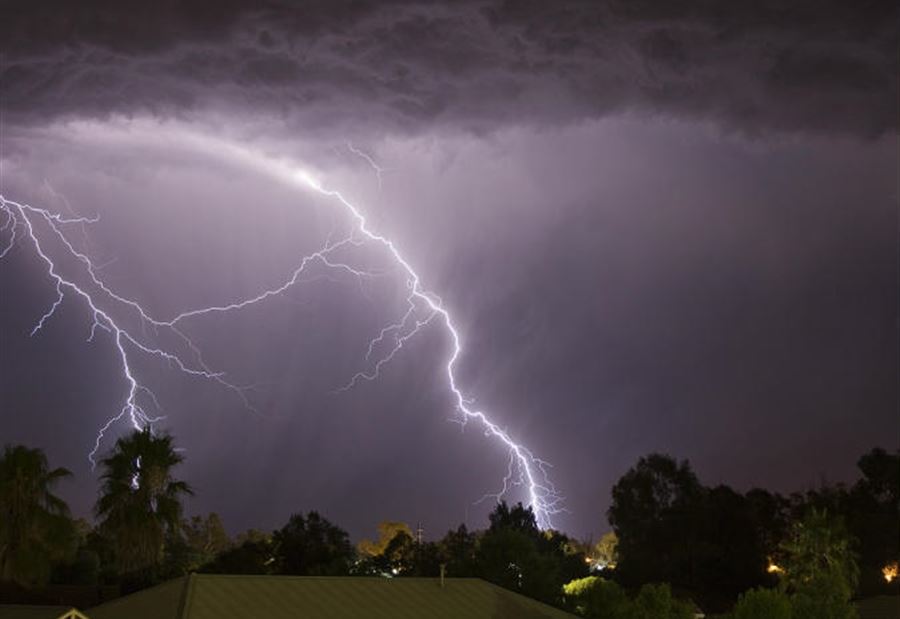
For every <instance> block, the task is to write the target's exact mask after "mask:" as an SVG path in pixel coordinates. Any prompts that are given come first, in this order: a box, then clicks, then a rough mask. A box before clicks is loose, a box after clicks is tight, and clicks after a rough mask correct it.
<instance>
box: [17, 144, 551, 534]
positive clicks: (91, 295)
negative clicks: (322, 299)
mask: <svg viewBox="0 0 900 619" xmlns="http://www.w3.org/2000/svg"><path fill="white" fill-rule="evenodd" d="M179 137H180V138H181V139H182V141H184V142H185V144H187V145H190V146H193V147H195V148H199V149H201V150H202V151H203V152H205V153H207V154H210V155H212V156H219V157H226V158H228V159H231V160H232V161H234V162H235V163H238V164H240V165H245V166H248V167H250V168H253V169H256V170H258V171H262V172H264V173H266V174H267V175H269V176H271V177H274V178H276V179H278V180H280V181H282V182H287V183H290V184H293V185H295V186H298V187H300V188H302V189H304V190H306V191H309V192H313V193H315V194H318V195H320V196H322V197H324V198H326V199H328V200H330V201H331V202H332V203H333V204H335V205H336V206H337V207H339V208H340V209H341V210H342V211H343V213H344V215H345V216H346V217H347V219H348V221H349V224H350V229H349V232H347V233H346V234H345V235H344V236H343V237H342V238H340V239H339V240H337V241H333V240H331V239H330V238H329V239H328V240H327V241H326V242H325V244H324V245H323V246H322V247H321V248H320V249H318V250H317V251H315V252H313V253H311V254H309V255H306V256H303V257H302V258H301V259H300V260H299V261H298V263H297V267H296V268H295V269H294V271H293V272H292V273H291V274H290V276H289V277H287V278H286V279H285V280H284V281H282V282H281V283H280V284H279V285H277V286H274V287H272V288H270V289H266V290H262V291H261V292H258V293H256V294H254V295H252V296H249V297H246V298H240V299H235V300H231V301H227V302H223V303H220V304H217V305H211V306H207V307H201V308H195V309H189V310H185V311H183V312H181V313H178V314H176V315H174V316H171V317H168V318H158V317H154V316H152V315H151V314H150V312H148V311H147V310H146V309H145V308H144V307H143V306H141V305H140V304H139V303H138V302H137V301H135V300H133V299H129V298H127V297H124V296H122V295H120V294H118V293H116V292H115V291H113V290H112V289H111V288H110V287H109V286H107V285H106V283H105V282H104V281H103V279H102V278H101V277H100V275H99V273H98V271H99V267H97V266H96V265H95V264H94V262H93V261H92V260H91V258H90V257H89V256H88V255H87V254H86V253H84V252H82V251H79V249H78V248H77V247H76V246H75V244H74V243H73V242H71V241H70V240H69V238H68V237H67V235H66V234H65V228H66V226H69V225H79V226H85V225H87V224H91V223H96V221H97V220H98V218H96V217H94V218H91V217H80V216H74V215H73V216H71V217H65V216H62V215H59V214H56V213H52V212H50V211H49V210H47V209H44V208H39V207H35V206H31V205H28V204H23V203H20V202H16V201H13V200H10V199H7V198H6V197H4V196H2V194H0V211H2V212H3V214H4V215H5V219H4V221H3V224H2V226H0V233H2V234H5V235H6V237H7V238H6V242H5V243H4V244H3V245H2V247H0V258H2V257H4V256H5V255H7V254H8V253H9V252H10V251H11V250H12V249H13V247H14V246H15V245H16V244H17V243H19V242H21V241H22V240H23V239H24V240H25V241H27V242H28V243H30V245H31V246H32V247H33V249H34V251H35V252H36V254H37V256H38V257H39V259H40V261H41V262H42V263H43V264H44V265H45V267H46V269H47V274H48V276H49V278H50V280H51V281H52V282H53V285H54V290H55V293H56V296H55V298H54V300H53V302H52V303H51V305H50V307H49V308H48V309H47V311H46V312H45V313H44V314H43V315H42V316H41V317H40V318H39V320H38V321H37V323H36V325H35V327H34V329H33V331H32V335H36V334H37V333H39V332H40V331H41V329H43V328H44V326H45V325H46V324H47V322H48V321H49V320H50V319H51V318H52V317H53V316H54V315H55V314H56V312H57V310H58V309H59V307H60V306H61V305H62V303H63V302H64V300H65V299H66V296H67V295H68V294H72V295H74V296H75V297H76V298H80V299H81V300H82V301H83V302H84V303H85V304H86V305H87V307H88V309H89V311H90V314H91V316H92V317H93V323H92V325H91V329H90V335H89V338H88V339H89V341H92V340H93V339H94V337H95V335H96V334H97V332H98V330H101V331H104V332H105V333H107V334H108V335H109V337H110V338H111V339H112V342H113V345H114V348H115V350H116V352H117V355H118V358H119V360H120V362H121V368H122V377H123V378H124V381H125V385H126V394H125V398H124V401H123V404H122V406H121V408H120V409H119V411H118V413H117V414H116V415H114V416H112V417H110V418H109V419H108V420H107V421H106V423H105V424H104V425H103V426H102V427H101V428H100V429H99V431H98V434H97V438H96V441H95V444H94V446H93V449H92V450H91V451H90V453H89V455H88V458H89V460H90V461H91V463H92V464H94V463H95V457H96V454H97V452H98V451H99V449H100V446H101V443H102V441H103V439H104V436H105V433H106V432H107V431H108V430H109V429H110V427H112V426H113V425H114V424H115V423H117V422H119V421H124V420H127V421H128V422H129V423H130V424H131V426H133V427H134V428H135V429H143V428H145V427H151V428H152V426H153V424H154V423H156V422H158V421H160V420H161V419H163V417H162V416H160V415H157V416H152V415H151V414H150V413H149V412H148V406H149V405H151V404H152V405H153V407H154V409H155V410H156V411H157V413H158V412H159V403H158V402H157V400H156V396H155V394H154V392H153V391H152V390H151V389H150V388H149V387H148V386H147V385H145V384H143V383H142V382H140V381H139V379H138V378H137V376H136V373H135V372H134V370H133V363H132V356H133V355H136V354H140V355H144V356H148V357H151V358H156V359H157V360H159V361H161V362H165V363H166V364H168V365H169V366H170V367H172V368H173V369H174V370H176V371H178V372H180V373H182V374H185V375H187V376H190V377H193V378H199V379H204V380H209V381H214V382H216V383H218V384H220V385H222V386H224V387H225V388H227V389H230V390H231V391H233V392H234V393H235V394H236V395H237V396H238V397H239V398H240V399H241V401H242V402H243V404H244V405H245V407H246V408H247V409H248V410H251V411H254V412H258V411H256V410H255V409H254V408H253V406H252V404H251V402H250V400H249V398H248V395H247V391H248V388H247V387H242V386H238V385H236V384H234V383H232V382H230V381H229V380H227V379H226V377H225V374H224V373H223V372H220V371H215V370H213V369H211V368H210V366H209V365H208V364H207V363H206V361H205V360H204V359H203V355H202V353H201V351H200V348H199V347H198V346H197V345H196V344H195V343H194V342H193V341H192V340H191V339H190V338H189V337H188V335H187V334H186V331H185V330H184V328H183V323H186V322H188V321H190V320H196V319H200V318H202V317H203V316H207V315H210V314H214V313H224V312H235V311H240V310H243V309H246V308H248V307H251V306H254V305H257V304H261V303H263V302H265V301H266V300H268V299H271V298H274V297H278V296H279V295H282V294H283V293H284V292H286V291H287V290H288V289H289V288H291V287H293V286H295V285H297V284H300V283H303V282H306V281H310V280H309V279H308V278H307V275H308V273H309V271H310V270H311V269H312V268H313V267H314V266H318V267H319V268H323V269H327V270H329V271H335V272H337V273H340V274H343V275H346V276H350V277H353V278H356V279H357V280H358V281H360V282H361V281H362V280H364V279H367V278H371V277H375V276H379V275H383V273H379V272H376V271H371V270H367V269H364V268H360V267H358V266H354V265H352V264H350V263H349V262H348V261H346V260H343V259H341V250H343V249H344V248H347V247H350V246H361V245H364V244H371V245H375V246H379V247H381V248H382V250H383V251H385V252H386V253H387V255H388V256H389V257H390V259H391V260H392V262H393V263H394V265H395V266H396V268H397V270H398V271H399V273H400V274H401V275H402V277H403V279H404V283H405V290H406V298H405V303H404V308H405V309H404V312H403V313H402V315H400V316H399V317H398V318H397V319H396V320H395V321H394V322H391V323H389V324H386V325H384V326H383V327H382V328H381V329H380V331H379V332H378V333H377V334H376V335H375V336H374V337H373V338H372V339H371V341H370V342H369V345H368V349H367V352H366V355H365V358H364V367H363V369H361V370H360V371H358V372H357V373H356V374H355V375H353V376H352V377H351V378H350V380H349V381H348V382H347V384H345V385H343V386H342V387H340V388H338V389H337V390H336V392H337V393H342V392H345V391H347V390H349V389H352V388H354V387H356V386H357V385H359V384H360V383H362V382H369V381H374V380H376V379H377V378H378V377H379V376H380V372H381V370H382V369H383V368H384V366H385V365H387V364H388V363H390V362H391V361H392V360H393V359H394V358H395V357H396V356H397V355H398V354H399V353H400V351H401V349H402V348H403V347H404V345H406V344H407V343H408V342H409V341H410V340H411V339H412V338H414V337H415V336H416V335H418V334H419V333H420V332H422V330H423V329H426V328H428V327H429V326H431V325H440V326H441V327H442V328H443V330H444V331H445V333H446V335H447V336H448V339H449V341H450V347H449V351H448V353H447V356H446V358H445V364H444V375H445V379H446V384H447V388H448V389H449V392H450V393H451V394H452V396H453V400H454V405H455V411H456V413H457V415H456V417H455V420H456V421H458V422H459V423H460V425H461V426H462V427H465V426H466V425H467V424H468V423H469V422H474V423H476V424H478V427H480V428H481V429H482V431H483V432H484V434H485V436H487V437H489V438H492V439H494V440H496V441H499V443H500V445H502V446H503V447H504V448H505V449H506V450H507V451H508V454H509V461H508V467H507V471H506V474H505V476H504V477H503V479H502V483H501V486H500V488H499V489H498V490H497V492H494V493H491V494H487V495H485V496H484V497H482V499H480V500H484V499H486V498H493V499H495V500H500V499H501V498H502V497H504V496H506V495H507V494H508V493H509V492H511V491H512V490H513V489H515V488H521V489H523V490H524V492H525V493H526V494H527V503H528V505H529V506H530V507H531V508H532V510H533V512H534V515H535V519H536V521H537V524H538V526H540V527H541V528H543V529H547V528H552V516H554V515H556V514H558V513H560V512H562V511H564V510H565V508H564V507H563V498H562V496H561V495H560V493H559V492H558V491H557V489H556V487H555V486H554V485H553V483H552V482H551V480H550V476H549V474H548V469H549V468H550V465H549V464H548V463H547V462H545V461H543V460H541V459H539V458H537V457H536V456H535V455H534V454H533V453H532V452H531V451H530V450H529V449H528V448H527V447H525V446H524V445H522V444H521V443H519V442H517V441H515V440H514V439H513V438H512V437H511V436H510V434H509V433H508V432H507V431H506V430H505V429H503V428H502V427H500V426H499V425H498V424H497V423H495V422H494V421H492V420H491V419H490V417H489V416H488V414H487V413H485V412H484V411H482V410H480V409H478V408H477V407H476V406H475V405H474V401H473V400H472V399H471V398H470V397H468V396H467V395H466V394H465V393H464V391H463V389H462V387H461V386H460V385H459V382H458V380H457V373H456V370H457V364H458V363H459V361H460V358H461V356H462V352H463V345H462V338H461V336H460V332H459V330H458V329H457V327H456V325H455V323H454V322H453V319H452V317H451V315H450V313H449V311H448V310H447V309H446V308H445V306H444V305H443V303H442V301H441V299H440V298H439V297H438V296H437V295H434V294H433V293H431V292H429V291H428V290H426V289H425V288H424V286H423V285H422V282H421V279H420V277H419V274H418V273H417V272H416V271H415V269H414V268H413V267H412V265H411V264H410V263H409V262H408V261H407V260H406V258H405V257H404V256H403V254H402V253H401V252H400V250H399V248H398V247H397V246H396V245H395V243H394V242H393V241H391V240H390V239H388V238H387V237H385V236H384V235H382V234H380V233H379V232H377V231H375V230H373V229H372V228H371V227H370V226H369V224H368V222H367V219H366V217H365V215H364V213H363V211H362V210H361V209H360V208H358V207H357V206H355V205H354V204H353V203H351V202H350V201H349V200H348V199H347V198H346V197H345V196H344V195H342V194H341V193H340V192H339V191H337V190H335V189H331V188H328V187H326V186H325V185H324V184H323V183H322V182H321V181H320V180H319V179H318V178H317V177H316V176H315V175H313V174H312V173H311V172H310V171H308V170H307V169H305V168H303V167H300V166H297V165H296V164H295V163H293V162H291V161H286V160H284V159H277V158H273V157H271V156H268V155H266V154H264V153H261V152H258V151H254V150H250V149H248V148H246V147H243V146H239V145H236V144H234V143H230V142H226V141H224V140H220V139H216V138H210V137H208V136H202V135H188V136H185V134H184V133H181V134H180V135H179ZM348 148H349V149H350V150H351V152H354V154H357V155H359V156H361V157H363V159H365V160H366V162H368V163H369V164H370V165H371V166H372V167H373V169H374V170H375V171H376V173H377V175H378V180H379V184H380V182H381V172H382V171H383V168H381V167H379V166H378V165H377V164H376V163H375V161H374V159H372V158H371V157H370V156H369V155H367V154H365V153H363V152H362V151H358V150H357V149H356V148H354V147H353V146H352V144H349V143H348ZM38 227H40V228H42V231H41V232H39V231H38ZM45 236H46V237H48V238H49V240H47V239H45V238H44V237H45ZM52 242H55V243H56V244H57V245H58V246H59V247H60V248H61V249H62V250H63V252H64V253H65V254H67V255H68V256H69V257H70V258H73V259H74V260H73V262H74V263H75V264H76V265H78V266H79V267H80V273H78V274H69V273H68V272H65V270H64V269H62V268H61V267H60V266H59V265H58V264H57V263H56V262H55V261H54V260H53V258H52V257H51V252H50V250H49V249H48V248H47V246H48V245H50V244H51V243H52ZM114 314H115V316H114ZM129 316H130V317H131V322H132V323H133V322H135V321H136V322H137V324H138V325H139V327H140V332H139V333H138V330H137V329H135V328H133V327H132V326H130V325H129V324H127V323H128V317H129ZM162 332H167V333H169V334H171V335H172V336H174V340H175V342H176V343H177V346H173V345H171V344H169V345H168V346H164V345H162V344H160V343H159V341H161V338H160V337H158V336H159V335H160V334H161V333H162ZM151 335H154V336H157V337H155V338H151V337H150V336H151ZM151 340H152V341H151Z"/></svg>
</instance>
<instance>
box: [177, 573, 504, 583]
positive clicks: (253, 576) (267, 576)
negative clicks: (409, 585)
mask: <svg viewBox="0 0 900 619" xmlns="http://www.w3.org/2000/svg"><path fill="white" fill-rule="evenodd" d="M191 576H193V577H196V578H197V579H198V580H208V579H209V580H212V579H227V578H246V579H263V578H264V579H267V580H271V579H273V578H277V579H284V580H290V579H293V580H297V579H301V578H302V579H304V580H379V581H381V580H384V581H392V582H410V581H422V580H429V581H430V580H434V581H438V580H440V576H403V577H401V578H384V577H381V576H306V575H301V574H197V573H192V574H191ZM444 580H452V581H455V582H460V581H463V580H469V581H483V582H487V581H486V580H484V579H483V578H476V577H474V576H463V577H454V576H446V577H445V578H444Z"/></svg>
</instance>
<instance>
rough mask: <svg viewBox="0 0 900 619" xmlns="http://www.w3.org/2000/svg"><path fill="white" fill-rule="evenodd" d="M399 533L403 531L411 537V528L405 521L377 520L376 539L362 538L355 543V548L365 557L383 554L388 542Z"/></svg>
mask: <svg viewBox="0 0 900 619" xmlns="http://www.w3.org/2000/svg"><path fill="white" fill-rule="evenodd" d="M400 533H405V534H406V535H408V536H409V537H410V538H412V529H410V528H409V525H408V524H406V523H405V522H398V521H394V520H385V521H383V522H379V523H378V539H377V540H376V541H374V542H373V541H372V540H370V539H362V540H360V542H359V543H358V544H357V545H356V549H357V551H359V554H360V555H363V556H365V557H377V556H379V555H381V554H384V550H385V548H387V546H388V544H390V543H391V541H392V540H393V539H394V538H395V537H396V536H397V535H399V534H400Z"/></svg>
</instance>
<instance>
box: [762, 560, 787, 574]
mask: <svg viewBox="0 0 900 619" xmlns="http://www.w3.org/2000/svg"><path fill="white" fill-rule="evenodd" d="M766 572H767V573H769V574H784V568H783V567H781V566H780V565H776V564H775V563H774V562H773V561H772V560H769V565H768V566H767V567H766Z"/></svg>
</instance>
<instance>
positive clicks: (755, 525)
mask: <svg viewBox="0 0 900 619" xmlns="http://www.w3.org/2000/svg"><path fill="white" fill-rule="evenodd" d="M182 460H183V457H182V456H181V454H180V453H178V452H177V451H176V450H175V448H174V444H173V439H172V437H171V436H169V435H166V434H154V433H151V432H149V431H143V432H135V433H133V434H131V435H129V436H126V437H123V438H120V439H119V440H118V441H117V442H116V445H115V447H114V448H113V449H112V450H111V451H110V452H109V454H107V455H106V457H104V458H103V459H102V460H101V461H100V462H99V466H100V469H101V476H100V482H101V483H100V490H99V497H98V500H97V502H96V505H95V509H94V516H95V522H94V523H89V522H87V521H85V520H75V519H73V518H72V517H71V515H70V513H69V510H68V507H67V506H66V504H65V503H64V502H63V501H62V500H61V499H59V498H58V497H57V496H56V495H55V494H54V488H55V486H56V485H57V484H58V483H59V482H61V481H62V480H64V479H66V478H67V477H69V476H70V475H71V474H70V472H69V471H67V470H65V469H61V468H55V469H54V468H51V467H50V466H49V463H48V461H47V458H46V456H45V455H44V454H43V452H42V451H40V450H38V449H31V448H28V447H25V446H21V445H17V446H7V447H6V448H5V449H4V452H3V456H2V459H0V581H9V582H15V583H17V585H18V586H21V587H31V588H34V587H41V586H43V585H46V584H48V583H56V584H68V585H91V586H96V585H101V584H114V585H118V586H119V587H120V588H121V590H122V591H123V592H126V591H132V590H136V589H139V588H142V587H146V586H149V585H152V584H155V583H158V582H162V581H164V580H167V579H170V578H174V577H178V576H181V575H184V574H187V573H191V572H204V573H227V574H286V575H317V576H343V575H357V576H386V577H399V578H403V577H409V576H420V577H436V576H438V575H440V574H441V573H444V574H446V575H447V576H449V577H480V578H484V579H486V580H489V581H491V582H494V583H496V584H498V585H500V586H503V587H506V588H508V589H511V590H514V591H517V592H520V593H522V594H525V595H528V596H530V597H533V598H535V599H538V600H541V601H544V602H548V603H551V604H554V605H557V606H560V607H564V608H567V609H569V610H572V611H574V612H577V613H580V614H582V615H584V616H595V617H610V618H613V619H615V618H616V617H619V618H620V619H641V618H642V617H672V618H676V617H678V618H681V617H691V616H693V612H694V608H693V602H697V603H700V604H701V605H702V606H703V607H704V609H707V610H709V609H713V610H726V609H730V608H732V607H733V606H734V608H735V611H734V612H735V613H739V612H744V613H745V614H744V615H737V614H736V615H735V616H736V617H739V619H750V618H751V617H756V616H759V617H769V616H771V617H784V618H785V619H787V618H788V617H792V616H793V618H794V619H803V618H805V617H835V619H837V618H840V619H845V618H848V617H852V614H846V613H852V607H851V606H850V605H849V600H850V599H851V597H853V596H854V595H857V594H860V593H862V594H866V593H871V592H880V591H886V590H891V587H893V589H894V590H896V585H897V582H896V580H895V581H893V582H892V583H888V582H886V574H887V572H885V570H888V569H890V566H891V565H893V567H894V570H896V561H897V556H898V554H900V539H898V537H900V532H898V524H900V497H898V492H900V487H898V486H900V454H897V455H895V454H889V453H887V452H885V451H883V450H880V449H874V450H872V451H871V452H869V453H867V454H866V455H864V456H863V457H862V458H861V459H860V460H859V468H860V472H861V474H862V476H861V478H860V479H859V481H857V482H856V483H855V484H853V485H852V486H850V487H845V486H842V485H823V486H822V487H821V488H818V489H815V490H810V491H808V492H804V493H797V494H794V495H791V496H789V497H784V496H781V495H779V494H777V493H772V492H769V491H766V490H762V489H754V490H751V491H749V492H746V493H739V492H737V491H735V490H733V489H731V488H729V487H728V486H724V485H719V486H715V487H706V486H703V485H702V484H701V483H700V482H699V480H698V478H697V476H696V475H695V473H694V472H693V470H692V469H691V467H690V464H689V463H688V462H686V461H682V462H678V461H676V460H674V459H673V458H671V457H669V456H666V455H661V454H651V455H648V456H645V457H643V458H641V459H640V460H639V461H638V462H637V464H635V466H633V467H632V468H631V469H630V470H629V471H628V472H626V473H625V475H623V476H622V478H621V479H619V481H618V482H617V483H616V485H615V486H614V487H613V490H612V504H611V507H610V509H609V511H608V514H607V516H608V520H609V522H610V524H611V526H612V529H613V530H612V532H610V533H609V534H607V535H605V536H604V537H603V538H602V539H601V540H600V542H599V543H597V544H592V543H590V542H585V541H579V540H576V539H573V538H570V537H569V536H567V535H565V534H564V533H561V532H559V531H552V530H541V529H539V528H538V526H537V524H536V521H535V517H534V514H533V512H532V511H531V509H530V508H528V507H525V506H523V505H521V504H516V505H507V504H506V503H504V502H500V503H498V504H497V506H496V507H495V509H494V511H493V512H492V513H491V514H490V516H489V524H488V526H487V528H486V529H484V530H479V531H470V530H468V529H467V528H466V527H465V525H460V526H459V527H458V528H456V529H453V530H450V531H448V532H447V533H446V534H445V535H444V536H443V537H442V538H440V539H438V540H435V541H426V540H420V539H417V538H416V536H415V535H414V534H413V531H412V530H411V529H410V527H409V526H408V525H406V524H405V523H402V522H383V523H381V524H380V525H378V537H377V539H375V540H363V541H361V542H360V543H359V544H358V545H357V546H356V547H354V546H353V545H352V544H351V543H350V539H349V536H348V534H347V532H346V531H344V530H343V529H341V528H340V527H339V526H337V525H336V524H334V523H332V522H330V521H329V520H328V519H327V518H325V517H323V516H322V515H321V514H319V513H318V512H316V511H310V512H306V513H296V514H293V515H292V516H291V517H290V518H289V520H288V522H287V523H286V524H285V525H284V526H283V527H281V528H279V529H277V530H275V531H259V530H252V529H251V530H249V531H246V532H244V533H241V534H239V535H237V536H236V537H235V538H234V539H232V538H230V537H229V536H228V534H227V533H226V531H225V528H224V526H223V523H222V520H221V518H219V516H218V515H216V514H208V515H205V516H193V517H191V518H185V517H184V515H183V508H182V501H183V499H184V498H185V497H186V496H188V495H190V494H192V493H193V490H192V489H191V487H190V485H189V484H187V483H186V482H185V481H183V480H180V479H178V478H177V477H176V471H175V469H176V468H177V466H178V465H179V464H180V463H181V462H182ZM823 592H826V593H827V595H825V593H823ZM823 599H824V600H825V601H824V602H822V601H821V600H823ZM688 600H692V601H693V602H691V601H688ZM735 601H737V605H736V606H735ZM804 604H805V606H804ZM817 604H818V606H817ZM823 604H824V606H823ZM759 608H762V609H763V610H762V611H760V610H759ZM741 609H744V610H741ZM747 609H750V610H747ZM754 609H756V610H754ZM784 609H787V610H784ZM848 609H849V610H848ZM782 611H784V612H787V613H788V614H786V615H785V614H778V613H780V612H782ZM748 612H750V613H757V614H746V613H748ZM791 612H793V615H791V614H790V613H791ZM842 612H843V613H845V614H841V613H842ZM759 613H762V614H759ZM766 613H768V614H766Z"/></svg>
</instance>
